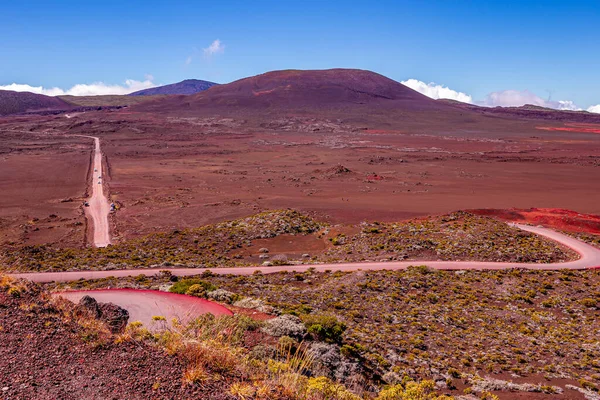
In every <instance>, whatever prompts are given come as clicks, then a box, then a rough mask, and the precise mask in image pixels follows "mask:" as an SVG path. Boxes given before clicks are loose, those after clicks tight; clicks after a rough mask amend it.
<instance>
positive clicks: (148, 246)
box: [0, 210, 322, 271]
mask: <svg viewBox="0 0 600 400" xmlns="http://www.w3.org/2000/svg"><path fill="white" fill-rule="evenodd" d="M321 226H322V225H321V224H320V223H318V222H316V221H314V220H312V219H311V218H309V217H307V216H305V215H302V214H300V213H298V212H297V211H293V210H279V211H270V212H265V213H261V214H257V215H253V216H250V217H247V218H242V219H238V220H234V221H228V222H223V223H219V224H215V225H207V226H203V227H200V228H196V229H187V230H181V231H179V230H176V231H173V232H169V233H157V234H152V235H148V236H146V237H144V238H141V239H137V240H132V241H129V242H125V243H121V244H117V245H115V246H109V247H105V248H86V249H59V248H53V247H49V246H44V245H42V246H27V247H21V248H18V247H12V248H11V247H9V248H6V249H4V251H3V253H2V256H1V257H0V265H4V266H5V267H4V268H5V269H13V270H20V271H31V270H33V271H65V270H69V269H73V268H74V269H116V268H142V267H150V266H163V267H168V266H173V265H182V266H189V267H198V266H204V267H210V268H214V267H227V266H233V265H238V264H242V265H243V264H245V263H244V262H243V260H239V259H236V258H233V256H232V253H233V252H234V251H235V250H236V249H240V248H242V247H244V246H247V245H249V244H251V241H252V240H255V239H264V238H271V237H275V236H277V235H281V234H309V233H312V232H315V231H317V230H318V229H320V228H321Z"/></svg>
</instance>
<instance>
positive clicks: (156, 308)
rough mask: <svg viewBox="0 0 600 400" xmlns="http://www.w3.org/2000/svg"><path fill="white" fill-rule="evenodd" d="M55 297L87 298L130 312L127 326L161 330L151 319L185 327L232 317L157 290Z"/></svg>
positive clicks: (74, 293) (210, 306)
mask: <svg viewBox="0 0 600 400" xmlns="http://www.w3.org/2000/svg"><path fill="white" fill-rule="evenodd" d="M55 295H56V296H61V297H64V298H65V299H67V300H71V301H72V302H74V303H76V302H78V301H79V300H80V299H81V298H82V297H83V296H86V295H87V296H91V297H93V298H94V299H96V300H97V301H98V302H101V303H114V304H116V305H118V306H120V307H122V308H124V309H126V310H127V311H129V321H130V322H133V321H140V322H141V323H143V324H144V326H146V327H147V328H152V327H156V328H160V324H161V322H160V321H153V319H152V317H154V316H162V317H165V318H166V320H167V322H166V323H170V321H171V320H172V319H173V318H177V319H178V320H179V321H181V322H182V323H186V322H187V321H189V320H190V319H193V318H194V317H197V316H198V315H200V314H206V313H211V314H213V315H233V313H232V312H231V311H230V310H228V309H227V308H225V307H223V306H221V305H219V304H216V303H213V302H211V301H208V300H205V299H200V298H197V297H192V296H185V295H182V294H176V293H167V292H159V291H156V290H135V289H103V290H75V291H70V292H61V293H55Z"/></svg>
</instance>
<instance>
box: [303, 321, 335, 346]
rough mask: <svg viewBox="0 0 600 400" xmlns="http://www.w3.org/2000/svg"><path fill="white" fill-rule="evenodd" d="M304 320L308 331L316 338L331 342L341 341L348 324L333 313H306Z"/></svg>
mask: <svg viewBox="0 0 600 400" xmlns="http://www.w3.org/2000/svg"><path fill="white" fill-rule="evenodd" d="M301 318H302V322H304V325H305V326H306V329H307V331H308V333H310V334H311V335H313V336H314V337H315V339H317V340H322V341H325V342H330V343H341V341H342V335H343V334H344V331H345V330H346V324H344V323H343V322H341V321H339V320H338V319H337V318H336V317H335V316H334V315H331V314H306V315H302V317H301Z"/></svg>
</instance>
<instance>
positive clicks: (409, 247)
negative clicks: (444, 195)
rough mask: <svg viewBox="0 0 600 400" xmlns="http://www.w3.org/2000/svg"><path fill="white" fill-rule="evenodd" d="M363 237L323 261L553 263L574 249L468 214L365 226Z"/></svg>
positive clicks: (341, 241) (337, 246)
mask: <svg viewBox="0 0 600 400" xmlns="http://www.w3.org/2000/svg"><path fill="white" fill-rule="evenodd" d="M361 228H362V229H361V231H360V233H358V234H356V235H352V236H350V237H345V236H342V235H339V236H334V237H332V238H331V242H332V243H333V244H334V246H333V248H332V249H330V250H329V251H327V252H326V254H324V255H323V257H320V259H322V260H325V261H326V260H327V259H328V258H331V259H333V260H338V259H345V260H348V261H363V260H365V259H369V260H373V261H378V260H381V259H385V260H403V259H414V258H417V259H427V260H436V259H440V260H486V261H499V262H500V261H504V262H507V261H509V262H539V263H549V262H556V261H566V260H567V259H568V258H569V256H571V255H572V254H570V252H569V251H565V250H564V249H561V248H559V247H558V246H557V245H556V244H555V243H553V242H551V241H548V240H545V239H544V238H541V237H540V236H537V235H534V234H531V233H529V232H525V231H522V230H520V229H518V228H514V227H511V226H509V225H507V224H506V223H504V222H500V221H498V220H496V219H493V218H489V217H483V216H478V215H474V214H470V213H467V212H454V213H452V214H448V215H444V216H440V217H430V218H427V219H417V220H411V221H404V222H399V223H379V222H375V223H364V224H362V226H361Z"/></svg>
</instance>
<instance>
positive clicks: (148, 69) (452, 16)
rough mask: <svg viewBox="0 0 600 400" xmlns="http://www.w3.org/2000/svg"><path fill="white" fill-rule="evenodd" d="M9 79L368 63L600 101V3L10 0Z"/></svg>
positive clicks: (494, 100) (503, 101) (78, 83)
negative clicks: (92, 0)
mask: <svg viewBox="0 0 600 400" xmlns="http://www.w3.org/2000/svg"><path fill="white" fill-rule="evenodd" d="M0 21H1V22H0V38H1V39H0V89H5V90H21V91H23V90H29V91H34V92H37V93H44V94H48V95H59V94H75V95H91V94H113V93H114V94H125V93H129V92H131V91H134V90H139V89H143V88H146V87H152V86H157V85H161V84H168V83H173V82H178V81H181V80H183V79H188V78H195V79H204V80H209V81H214V82H217V83H227V82H231V81H233V80H236V79H241V78H244V77H247V76H251V75H256V74H260V73H263V72H267V71H271V70H278V69H291V68H293V69H325V68H338V67H343V68H360V69H368V70H372V71H375V72H378V73H380V74H383V75H385V76H388V77H390V78H392V79H394V80H397V81H399V82H403V83H405V84H406V85H408V86H410V87H411V88H413V89H415V90H418V91H420V92H422V93H424V94H426V95H428V96H430V97H434V98H440V97H445V98H453V99H455V100H460V101H466V102H470V103H474V104H480V105H488V106H496V105H501V106H510V105H520V104H525V103H530V104H536V105H540V106H547V107H553V108H561V109H584V110H589V111H596V112H600V79H599V78H600V76H599V75H600V33H599V30H598V27H600V2H599V1H584V0H582V1H572V2H568V1H564V0H561V1H554V0H545V1H528V0H521V1H518V0H505V1H500V0H489V1H467V0H453V1H436V0H428V1H421V0H417V1H401V0H396V1H375V0H371V1H352V0H346V1H336V0H328V1H311V0H303V1H293V0H284V1H281V0H277V1H270V0H263V1H260V0H257V1H239V2H238V1H212V2H203V1H152V0H145V1H135V0H131V1H113V0H104V1H98V2H91V1H81V0H78V1H60V0H56V1H51V2H50V1H47V0H45V1H28V0H20V1H12V2H9V1H2V2H0Z"/></svg>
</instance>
